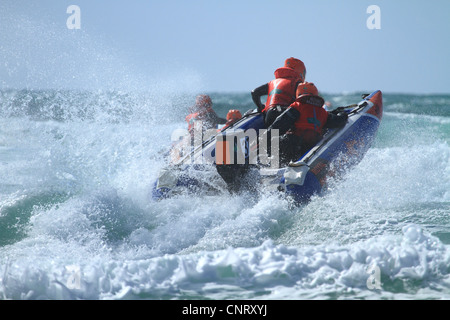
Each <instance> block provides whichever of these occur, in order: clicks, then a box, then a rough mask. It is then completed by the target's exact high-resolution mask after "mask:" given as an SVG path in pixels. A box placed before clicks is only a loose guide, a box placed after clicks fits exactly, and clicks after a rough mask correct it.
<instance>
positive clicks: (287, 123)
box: [269, 82, 348, 163]
mask: <svg viewBox="0 0 450 320" xmlns="http://www.w3.org/2000/svg"><path fill="white" fill-rule="evenodd" d="M296 95H297V99H296V100H295V102H294V103H292V104H291V105H290V106H289V108H288V109H286V111H285V112H283V113H282V114H281V115H280V116H279V117H277V119H276V120H275V121H274V123H273V124H272V125H271V126H270V127H269V131H270V130H272V129H278V130H279V134H280V136H281V138H280V144H279V147H280V157H281V159H280V160H281V162H283V163H284V162H288V161H291V160H293V161H295V160H297V159H298V157H299V156H300V155H302V154H304V153H305V152H306V151H308V150H309V149H311V148H312V147H314V145H315V144H316V143H318V142H319V141H320V140H321V139H322V136H323V129H324V128H339V127H343V126H345V124H346V123H347V118H348V114H347V113H346V112H341V113H338V114H337V115H336V114H334V113H330V112H328V111H327V110H325V109H324V108H323V105H324V99H323V98H322V97H320V96H319V92H318V90H317V87H316V86H315V85H314V84H313V83H310V82H306V83H301V84H300V85H299V86H298V88H297V90H296Z"/></svg>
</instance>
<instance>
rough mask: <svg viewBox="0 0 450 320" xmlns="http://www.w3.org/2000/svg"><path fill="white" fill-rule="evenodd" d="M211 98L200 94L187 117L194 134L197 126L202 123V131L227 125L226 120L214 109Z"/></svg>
mask: <svg viewBox="0 0 450 320" xmlns="http://www.w3.org/2000/svg"><path fill="white" fill-rule="evenodd" d="M212 106H213V103H212V100H211V97H210V96H208V95H205V94H200V95H198V96H197V97H196V99H195V105H193V106H192V107H190V108H189V112H190V114H189V115H188V116H186V122H187V123H188V130H189V132H191V133H192V132H193V130H194V128H195V124H196V123H199V121H201V125H202V131H205V130H207V129H212V128H217V125H219V124H225V123H226V122H227V120H226V119H223V118H220V117H219V116H218V115H217V114H216V112H215V111H214V110H213V108H212Z"/></svg>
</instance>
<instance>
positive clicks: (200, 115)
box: [186, 107, 214, 131]
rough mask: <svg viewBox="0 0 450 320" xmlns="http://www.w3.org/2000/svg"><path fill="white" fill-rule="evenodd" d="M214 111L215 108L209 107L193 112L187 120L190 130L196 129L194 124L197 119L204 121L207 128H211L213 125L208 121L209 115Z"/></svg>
mask: <svg viewBox="0 0 450 320" xmlns="http://www.w3.org/2000/svg"><path fill="white" fill-rule="evenodd" d="M212 112H214V110H213V109H212V108H211V107H207V108H205V109H202V110H200V111H198V112H193V113H191V114H189V115H188V116H186V122H187V123H188V130H189V131H191V130H192V129H194V125H195V122H196V121H203V122H204V123H203V126H205V127H206V129H209V127H210V126H211V124H210V123H208V115H209V114H210V113H212Z"/></svg>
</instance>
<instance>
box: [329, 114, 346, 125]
mask: <svg viewBox="0 0 450 320" xmlns="http://www.w3.org/2000/svg"><path fill="white" fill-rule="evenodd" d="M347 119H348V114H347V112H339V113H338V114H334V113H332V112H328V118H327V122H326V124H325V127H326V128H341V127H343V126H345V124H346V123H347Z"/></svg>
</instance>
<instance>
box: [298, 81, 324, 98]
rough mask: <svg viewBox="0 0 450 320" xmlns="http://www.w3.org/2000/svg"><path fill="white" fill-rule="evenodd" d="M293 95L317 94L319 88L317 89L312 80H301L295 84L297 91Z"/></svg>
mask: <svg viewBox="0 0 450 320" xmlns="http://www.w3.org/2000/svg"><path fill="white" fill-rule="evenodd" d="M295 95H296V96H297V98H298V97H300V96H303V95H313V96H318V95H319V90H317V88H316V86H315V85H314V83H312V82H303V83H300V84H299V85H298V86H297V91H296V93H295Z"/></svg>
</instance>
